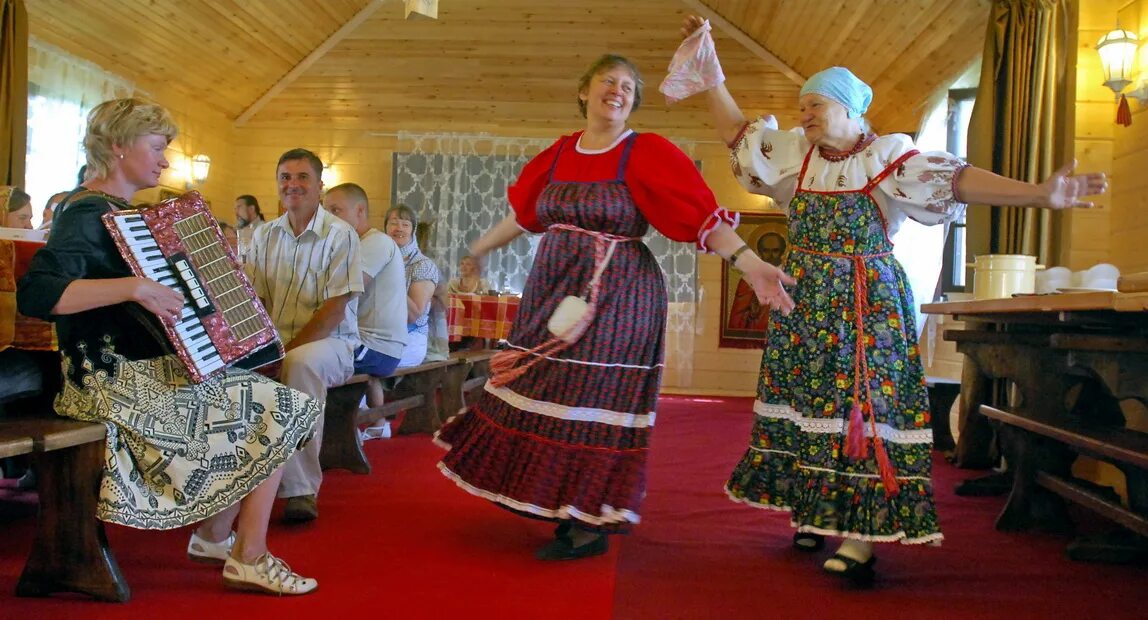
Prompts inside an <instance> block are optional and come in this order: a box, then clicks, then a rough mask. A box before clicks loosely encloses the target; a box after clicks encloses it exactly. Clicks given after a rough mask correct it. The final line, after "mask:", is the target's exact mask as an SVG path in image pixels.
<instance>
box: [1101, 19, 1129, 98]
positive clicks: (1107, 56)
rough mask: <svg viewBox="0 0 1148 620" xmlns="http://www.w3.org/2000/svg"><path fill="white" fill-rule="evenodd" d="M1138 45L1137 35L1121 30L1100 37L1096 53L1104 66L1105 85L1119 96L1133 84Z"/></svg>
mask: <svg viewBox="0 0 1148 620" xmlns="http://www.w3.org/2000/svg"><path fill="white" fill-rule="evenodd" d="M1136 43H1137V40H1136V35H1134V34H1132V33H1131V32H1129V31H1127V30H1122V29H1120V28H1117V29H1116V30H1113V31H1112V32H1109V33H1108V34H1106V35H1104V36H1103V37H1100V40H1099V41H1097V42H1096V51H1097V52H1098V53H1099V54H1100V63H1101V64H1102V65H1103V66H1104V85H1105V86H1107V87H1108V88H1111V89H1112V91H1113V92H1115V93H1117V94H1119V93H1120V91H1122V90H1124V87H1125V86H1128V85H1129V84H1131V83H1132V63H1133V62H1134V61H1135V60H1136Z"/></svg>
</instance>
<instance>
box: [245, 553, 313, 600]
mask: <svg viewBox="0 0 1148 620" xmlns="http://www.w3.org/2000/svg"><path fill="white" fill-rule="evenodd" d="M223 585H225V586H227V587H228V588H231V589H233V590H243V591H246V592H261V593H263V594H278V595H280V596H282V595H284V594H286V595H289V596H290V595H296V594H307V593H309V592H313V591H314V590H315V588H318V587H319V582H318V581H315V580H314V579H310V578H308V577H303V576H302V575H299V574H298V573H295V572H292V570H291V567H290V566H287V563H286V562H284V561H283V560H280V559H279V558H277V557H275V556H273V555H271V554H270V553H264V554H263V555H261V556H259V558H258V559H256V560H255V563H254V564H244V563H242V562H240V561H239V560H236V559H235V558H233V557H230V556H228V558H227V562H226V563H225V564H224V565H223Z"/></svg>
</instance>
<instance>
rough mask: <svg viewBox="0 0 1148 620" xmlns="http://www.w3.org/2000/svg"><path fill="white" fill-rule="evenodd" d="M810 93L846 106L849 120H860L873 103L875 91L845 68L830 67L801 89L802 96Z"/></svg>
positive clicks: (814, 76)
mask: <svg viewBox="0 0 1148 620" xmlns="http://www.w3.org/2000/svg"><path fill="white" fill-rule="evenodd" d="M809 93H817V94H818V95H821V96H823V97H828V98H830V99H832V100H834V101H836V102H837V103H840V104H841V105H843V106H845V109H846V110H848V111H849V118H860V117H861V116H862V115H864V114H865V111H866V110H868V109H869V103H870V102H872V101H873V89H872V88H869V85H868V84H866V83H865V82H862V81H861V80H859V79H857V76H856V75H853V72H852V71H850V70H848V69H846V68H845V67H829V68H828V69H825V70H824V71H819V72H817V73H814V74H813V75H812V76H811V77H810V78H809V79H808V80H806V81H805V85H804V86H802V87H801V94H802V95H807V94H809Z"/></svg>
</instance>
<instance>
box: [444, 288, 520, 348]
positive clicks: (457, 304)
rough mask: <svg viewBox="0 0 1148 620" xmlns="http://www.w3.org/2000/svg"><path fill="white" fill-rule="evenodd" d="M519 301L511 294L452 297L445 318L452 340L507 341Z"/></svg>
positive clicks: (518, 298)
mask: <svg viewBox="0 0 1148 620" xmlns="http://www.w3.org/2000/svg"><path fill="white" fill-rule="evenodd" d="M521 301H522V298H521V297H515V296H511V295H502V296H499V295H451V296H450V308H449V310H448V311H447V317H446V322H447V326H448V327H449V328H450V339H451V341H452V342H458V341H459V340H461V339H462V338H463V337H465V336H470V337H474V338H492V339H494V340H504V339H506V337H507V336H509V335H510V326H511V325H513V324H514V317H515V316H517V315H518V304H519V303H520V302H521Z"/></svg>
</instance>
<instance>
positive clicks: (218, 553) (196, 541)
mask: <svg viewBox="0 0 1148 620" xmlns="http://www.w3.org/2000/svg"><path fill="white" fill-rule="evenodd" d="M233 546H235V532H232V533H230V534H228V535H227V538H224V539H223V540H221V541H219V542H211V541H210V540H207V539H205V538H200V537H199V534H196V533H195V532H194V531H193V532H192V533H191V540H189V541H187V559H189V560H191V561H192V562H199V563H200V564H213V565H215V566H223V563H224V562H226V561H227V558H228V557H229V556H230V555H231V548H232V547H233Z"/></svg>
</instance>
